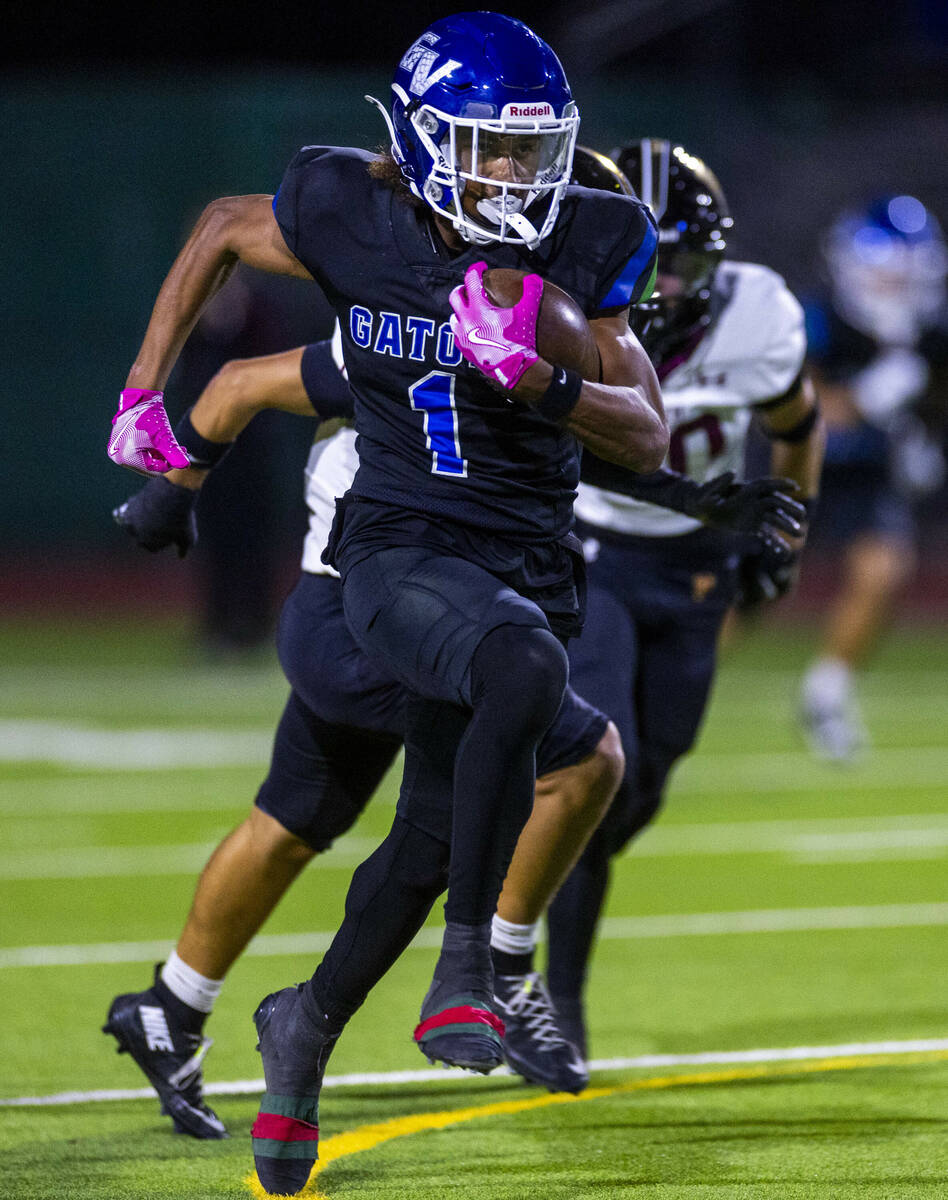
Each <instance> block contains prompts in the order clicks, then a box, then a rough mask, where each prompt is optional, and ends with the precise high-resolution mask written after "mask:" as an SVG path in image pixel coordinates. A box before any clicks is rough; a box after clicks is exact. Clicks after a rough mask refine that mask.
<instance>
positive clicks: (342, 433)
mask: <svg viewBox="0 0 948 1200" xmlns="http://www.w3.org/2000/svg"><path fill="white" fill-rule="evenodd" d="M332 355H333V358H334V359H335V360H336V366H337V367H338V368H339V370H340V371H341V372H342V374H343V375H345V373H346V368H345V364H344V362H343V360H342V337H341V335H340V332H339V322H338V321H337V322H336V328H335V330H334V332H333V337H332ZM355 444H356V432H355V430H354V429H352V428H351V427H350V426H349V424H348V422H346V421H343V420H341V419H339V418H335V419H333V420H330V421H323V423H322V424H321V425H320V426H319V428H318V429H317V430H316V440H315V441H314V442H313V448H312V450H310V452H309V458H308V459H307V460H306V468H305V470H304V472H303V476H304V479H305V480H306V491H305V497H306V507H307V508H308V509H309V529H308V530H307V533H306V538H305V540H304V542H303V562H302V567H303V570H304V571H310V572H311V573H312V574H313V575H334V576H335V577H336V578H337V579H338V578H339V572H338V571H337V570H335V569H334V568H333V567H330V566H327V565H326V563H324V562H323V561H322V553H323V550H325V548H326V543H327V542H328V541H329V531H330V529H332V522H333V518H334V517H335V515H336V498H337V497H338V496H343V495H345V493H346V492H348V490H349V488H350V487H351V486H352V480H353V478H354V477H355V473H356V470H357V468H358V466H359V456H358V454H356V447H355Z"/></svg>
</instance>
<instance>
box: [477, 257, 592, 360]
mask: <svg viewBox="0 0 948 1200" xmlns="http://www.w3.org/2000/svg"><path fill="white" fill-rule="evenodd" d="M526 274H527V272H526V271H516V270H513V269H512V268H508V267H493V268H492V269H491V270H489V271H485V272H484V290H485V291H486V292H487V295H488V297H489V298H490V301H491V303H492V304H496V305H497V306H498V307H499V308H512V307H513V305H515V304H516V303H517V301H518V300H519V299H520V297H521V296H522V295H523V278H524V276H525V275H526ZM537 353H538V354H539V355H540V356H541V357H542V358H545V359H546V361H547V362H549V363H555V364H556V365H557V366H559V367H567V368H569V370H571V371H578V372H579V373H580V375H582V377H583V379H591V380H593V381H594V382H597V381H598V379H599V350H598V348H597V346H596V339H595V337H594V336H593V331H592V329H591V328H590V325H589V322H588V321H587V320H586V316H585V313H584V312H583V310H582V309H581V308H580V307H579V305H578V304H577V303H576V301H575V300H574V299H573V298H572V296H569V295H567V293H566V292H564V291H563V290H562V288H558V287H557V286H556V284H554V283H548V282H547V281H546V280H544V283H543V296H542V298H541V300H540V312H539V315H538V317H537Z"/></svg>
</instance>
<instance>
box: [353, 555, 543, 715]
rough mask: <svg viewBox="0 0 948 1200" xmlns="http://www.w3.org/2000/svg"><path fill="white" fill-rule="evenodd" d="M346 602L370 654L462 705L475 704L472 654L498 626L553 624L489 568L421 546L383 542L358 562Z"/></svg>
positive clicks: (406, 679) (421, 687) (412, 683)
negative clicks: (385, 547) (394, 545)
mask: <svg viewBox="0 0 948 1200" xmlns="http://www.w3.org/2000/svg"><path fill="white" fill-rule="evenodd" d="M343 602H344V605H345V613H346V620H347V621H348V623H349V627H350V629H351V630H352V632H353V634H354V636H355V638H356V640H357V642H358V643H359V644H360V646H361V647H362V648H363V649H364V650H365V652H366V653H367V654H368V655H370V656H371V657H372V658H373V659H374V660H375V661H376V662H377V663H379V664H380V665H382V666H384V667H385V668H386V669H388V670H389V671H391V672H392V674H393V675H394V676H395V677H396V678H398V679H399V680H400V681H401V682H402V683H403V684H404V685H405V686H406V687H408V688H410V689H411V690H412V691H414V692H417V693H418V694H420V695H422V696H425V697H428V698H430V699H435V700H442V701H446V702H448V703H450V704H456V705H464V706H470V704H471V693H470V683H471V660H472V659H473V657H474V653H475V651H476V650H477V647H478V646H479V645H480V643H481V641H482V640H483V639H484V637H485V636H486V635H487V634H488V633H490V632H491V630H493V629H496V628H498V627H499V626H502V625H521V626H527V627H539V628H549V625H548V622H547V620H546V617H545V616H544V615H543V613H542V612H541V610H540V609H539V607H538V606H537V605H536V604H534V603H533V602H532V601H531V600H527V599H525V598H524V597H523V596H521V595H519V594H518V593H517V592H516V591H514V590H513V588H510V587H507V586H506V585H505V584H503V583H501V582H500V580H498V579H497V578H496V577H495V576H494V575H492V574H491V573H490V572H489V571H486V570H485V569H484V568H482V567H479V566H476V565H475V564H474V563H470V562H468V561H467V560H466V559H463V558H458V557H454V556H452V555H448V554H444V553H443V552H441V551H434V550H428V549H425V548H421V547H397V548H392V549H388V550H378V551H376V553H374V554H373V555H371V556H370V557H368V558H364V559H363V560H362V561H361V562H358V563H357V564H355V565H354V566H353V567H351V568H350V569H349V570H348V572H347V573H346V578H345V583H344V586H343Z"/></svg>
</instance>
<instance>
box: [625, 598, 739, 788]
mask: <svg viewBox="0 0 948 1200" xmlns="http://www.w3.org/2000/svg"><path fill="white" fill-rule="evenodd" d="M724 612H725V610H724V609H721V608H714V609H708V608H702V607H701V606H700V605H699V604H695V603H691V602H687V601H683V602H682V604H681V606H680V609H679V612H678V615H677V618H675V619H665V620H663V621H661V622H660V623H659V624H657V625H656V626H654V627H651V626H648V625H646V624H644V623H642V622H640V624H639V667H638V673H637V679H636V713H637V726H638V735H639V737H638V764H637V770H638V774H639V777H640V780H641V783H642V785H643V786H645V787H646V788H648V789H649V790H654V788H655V787H656V786H660V784H661V783H662V782H664V776H665V775H666V774H667V772H668V770H669V769H670V767H671V765H672V763H673V762H674V761H675V760H676V759H677V758H680V757H681V755H683V754H685V753H686V752H687V751H688V750H690V749H691V747H692V745H693V744H694V741H695V738H696V737H697V734H698V729H699V728H700V725H701V718H702V716H703V715H704V711H705V707H706V705H707V701H708V696H709V693H710V690H711V683H712V680H713V678H714V670H715V665H716V658H717V641H718V633H719V631H720V628H721V623H722V621H723V620H724ZM659 775H660V776H661V778H660V779H658V778H655V776H659Z"/></svg>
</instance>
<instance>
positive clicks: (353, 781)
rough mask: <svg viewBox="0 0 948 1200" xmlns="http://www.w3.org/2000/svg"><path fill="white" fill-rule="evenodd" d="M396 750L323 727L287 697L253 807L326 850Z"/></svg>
mask: <svg viewBox="0 0 948 1200" xmlns="http://www.w3.org/2000/svg"><path fill="white" fill-rule="evenodd" d="M400 748H401V738H400V736H394V735H392V734H385V733H377V732H375V731H373V730H367V729H356V728H353V727H351V726H346V725H336V724H332V723H330V722H327V721H324V720H323V719H322V718H321V717H320V716H318V715H317V714H316V713H315V712H313V710H312V709H311V708H309V706H308V705H307V704H306V702H305V700H304V699H303V698H302V697H301V696H300V695H299V694H298V693H297V692H295V691H294V692H291V693H290V696H289V699H288V700H287V702H286V707H285V708H284V710H283V715H282V717H281V718H280V723H279V725H278V726H277V731H276V736H275V737H274V741H273V753H272V756H271V760H270V771H269V773H268V775H267V778H266V779H265V780H264V782H263V784H262V785H261V787H260V790H259V792H258V793H257V798H256V805H257V807H258V808H260V809H261V810H262V811H263V812H265V813H268V814H269V815H270V816H271V817H273V818H274V819H275V820H277V821H279V822H280V824H281V825H282V826H283V827H284V829H288V830H289V831H290V832H291V833H294V834H296V836H297V837H299V838H302V840H303V841H304V842H306V843H307V844H308V845H309V846H311V847H312V848H313V849H314V850H326V849H328V847H329V846H330V844H331V843H332V842H333V840H334V839H335V838H337V837H339V835H340V834H342V833H345V832H346V831H347V830H348V829H349V828H351V826H352V825H353V824H354V823H355V821H356V820H357V819H358V817H359V815H360V814H361V812H362V810H363V809H364V808H365V806H366V804H367V803H368V802H369V800H370V799H371V798H372V795H373V793H374V792H375V790H376V788H377V787H378V786H379V784H380V783H381V781H382V779H383V777H384V776H385V773H386V772H387V771H388V769H389V767H390V766H391V765H392V763H393V761H394V760H395V757H396V755H397V754H398V752H399V750H400Z"/></svg>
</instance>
